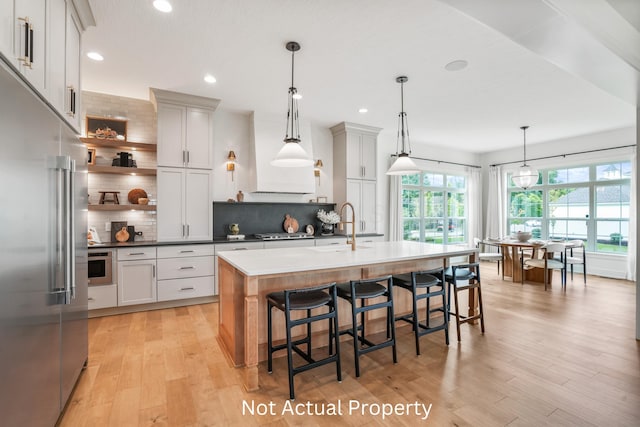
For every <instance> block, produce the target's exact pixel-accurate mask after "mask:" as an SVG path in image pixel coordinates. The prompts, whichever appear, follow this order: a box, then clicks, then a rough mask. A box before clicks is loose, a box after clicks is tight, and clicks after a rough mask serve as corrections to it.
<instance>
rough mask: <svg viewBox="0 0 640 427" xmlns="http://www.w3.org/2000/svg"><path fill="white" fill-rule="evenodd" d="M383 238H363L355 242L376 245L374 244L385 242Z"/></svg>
mask: <svg viewBox="0 0 640 427" xmlns="http://www.w3.org/2000/svg"><path fill="white" fill-rule="evenodd" d="M385 241H386V240H385V238H384V236H363V237H358V239H357V242H358V244H360V243H364V244H366V243H376V242H385Z"/></svg>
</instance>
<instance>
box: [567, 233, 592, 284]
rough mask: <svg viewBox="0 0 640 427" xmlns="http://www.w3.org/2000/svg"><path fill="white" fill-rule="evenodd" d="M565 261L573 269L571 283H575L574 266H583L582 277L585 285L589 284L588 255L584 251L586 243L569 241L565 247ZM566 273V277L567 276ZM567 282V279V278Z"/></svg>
mask: <svg viewBox="0 0 640 427" xmlns="http://www.w3.org/2000/svg"><path fill="white" fill-rule="evenodd" d="M574 251H575V252H574ZM564 261H565V263H566V265H567V266H570V267H571V281H572V282H573V266H574V265H576V264H577V265H582V275H583V278H584V284H585V285H586V284H587V255H586V251H585V250H584V241H582V240H569V241H568V242H567V243H566V245H565V250H564ZM566 274H567V273H566V271H565V276H566ZM565 282H566V278H565Z"/></svg>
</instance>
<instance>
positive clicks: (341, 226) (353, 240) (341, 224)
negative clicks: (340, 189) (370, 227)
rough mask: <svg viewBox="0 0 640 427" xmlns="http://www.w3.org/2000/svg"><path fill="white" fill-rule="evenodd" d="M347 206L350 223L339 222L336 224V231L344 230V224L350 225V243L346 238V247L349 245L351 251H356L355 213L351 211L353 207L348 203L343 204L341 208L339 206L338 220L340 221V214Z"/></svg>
mask: <svg viewBox="0 0 640 427" xmlns="http://www.w3.org/2000/svg"><path fill="white" fill-rule="evenodd" d="M347 206H349V207H350V208H351V221H340V222H339V223H338V230H340V231H342V230H344V225H345V224H351V241H349V239H348V238H347V245H348V244H351V250H352V251H355V250H356V211H355V209H353V205H352V204H351V203H349V202H344V203H343V204H342V206H340V219H342V212H343V210H344V208H346V207H347Z"/></svg>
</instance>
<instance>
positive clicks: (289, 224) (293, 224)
mask: <svg viewBox="0 0 640 427" xmlns="http://www.w3.org/2000/svg"><path fill="white" fill-rule="evenodd" d="M282 226H283V227H284V231H286V232H287V233H297V232H298V229H299V228H300V225H299V224H298V220H297V219H295V218H294V217H292V216H291V215H289V214H286V215H285V216H284V224H282Z"/></svg>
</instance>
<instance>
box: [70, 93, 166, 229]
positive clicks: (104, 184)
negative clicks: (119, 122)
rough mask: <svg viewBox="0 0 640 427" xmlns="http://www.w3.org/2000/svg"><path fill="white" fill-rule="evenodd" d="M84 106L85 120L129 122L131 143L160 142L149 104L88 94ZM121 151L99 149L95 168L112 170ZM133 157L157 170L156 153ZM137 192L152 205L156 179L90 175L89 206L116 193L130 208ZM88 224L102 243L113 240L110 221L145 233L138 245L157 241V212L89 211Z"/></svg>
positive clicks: (129, 99) (83, 114)
mask: <svg viewBox="0 0 640 427" xmlns="http://www.w3.org/2000/svg"><path fill="white" fill-rule="evenodd" d="M82 106H83V112H82V116H83V117H86V116H87V115H89V116H100V117H114V118H125V119H127V120H128V122H127V140H128V141H131V142H140V143H150V144H155V143H156V141H157V134H156V128H157V122H156V113H155V111H154V109H153V105H152V104H151V102H149V101H145V100H141V99H134V98H126V97H121V96H113V95H108V94H103V93H96V92H87V91H85V92H82ZM83 130H84V127H83ZM120 151H126V150H122V149H119V148H115V147H114V148H100V149H99V150H98V151H97V153H96V165H103V166H110V165H111V161H112V159H113V158H115V157H116V153H119V152H120ZM132 154H133V156H132V158H133V159H134V160H135V161H136V164H137V166H138V167H139V168H155V167H156V164H157V163H156V153H154V152H148V151H135V152H132ZM132 173H135V169H132ZM134 188H142V189H143V190H145V191H146V192H147V195H148V197H149V199H150V201H153V200H155V198H156V194H157V187H156V177H155V176H138V175H135V176H134V175H116V174H89V191H88V193H89V204H98V201H99V198H100V194H99V191H117V192H119V195H118V198H119V200H120V204H128V203H129V202H128V200H127V195H128V194H129V191H131V190H132V189H134ZM88 221H89V226H90V227H95V229H96V231H97V232H98V235H99V236H100V239H101V240H102V241H109V239H110V236H111V233H110V232H109V231H107V230H106V228H107V224H109V225H110V224H111V221H127V223H128V225H133V226H134V227H135V228H136V231H142V236H136V241H140V240H145V241H148V240H156V215H155V211H132V210H124V211H106V212H104V211H100V212H98V211H90V212H89V215H88Z"/></svg>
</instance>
